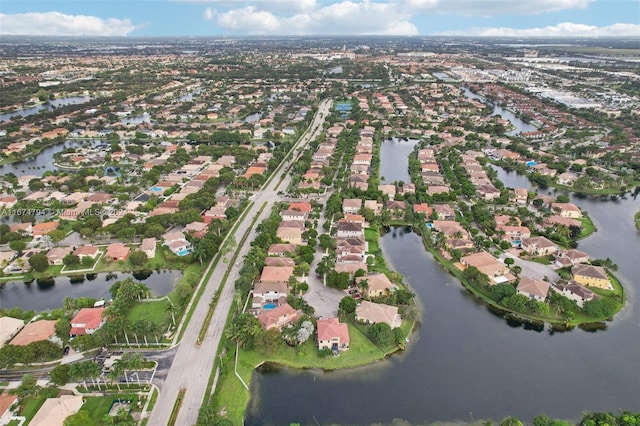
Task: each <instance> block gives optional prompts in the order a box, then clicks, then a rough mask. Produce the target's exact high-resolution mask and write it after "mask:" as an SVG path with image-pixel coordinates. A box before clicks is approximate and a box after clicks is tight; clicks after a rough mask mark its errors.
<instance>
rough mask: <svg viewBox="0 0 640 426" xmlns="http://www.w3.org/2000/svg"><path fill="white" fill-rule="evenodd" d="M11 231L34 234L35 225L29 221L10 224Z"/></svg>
mask: <svg viewBox="0 0 640 426" xmlns="http://www.w3.org/2000/svg"><path fill="white" fill-rule="evenodd" d="M9 232H17V233H19V234H23V235H33V225H32V224H31V223H30V222H27V223H14V224H11V225H9Z"/></svg>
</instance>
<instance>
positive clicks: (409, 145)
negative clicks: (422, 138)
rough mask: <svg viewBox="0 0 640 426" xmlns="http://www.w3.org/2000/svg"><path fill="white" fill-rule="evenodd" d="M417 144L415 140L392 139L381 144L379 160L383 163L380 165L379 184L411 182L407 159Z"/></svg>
mask: <svg viewBox="0 0 640 426" xmlns="http://www.w3.org/2000/svg"><path fill="white" fill-rule="evenodd" d="M418 142H419V141H418V140H416V139H409V140H404V139H400V138H392V139H387V140H385V141H384V142H383V143H382V145H381V147H380V158H384V159H385V161H382V162H381V163H380V182H381V183H392V182H396V181H402V182H405V183H409V182H411V177H410V176H409V162H408V158H409V154H411V152H412V151H413V149H414V148H415V146H416V145H417V144H418Z"/></svg>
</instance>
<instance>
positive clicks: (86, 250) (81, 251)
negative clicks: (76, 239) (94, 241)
mask: <svg viewBox="0 0 640 426" xmlns="http://www.w3.org/2000/svg"><path fill="white" fill-rule="evenodd" d="M99 253H100V249H99V248H98V247H95V246H80V247H78V248H77V249H75V250H74V251H73V254H74V255H76V256H78V257H79V258H80V260H82V259H84V258H85V257H90V258H91V259H95V258H96V257H98V254H99Z"/></svg>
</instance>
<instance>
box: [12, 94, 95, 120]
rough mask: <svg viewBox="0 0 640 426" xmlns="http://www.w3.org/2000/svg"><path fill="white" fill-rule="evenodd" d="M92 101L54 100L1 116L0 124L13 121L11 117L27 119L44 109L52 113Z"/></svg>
mask: <svg viewBox="0 0 640 426" xmlns="http://www.w3.org/2000/svg"><path fill="white" fill-rule="evenodd" d="M90 100H91V98H90V97H89V96H69V97H66V98H59V99H53V100H51V101H49V102H47V103H44V104H39V105H36V106H32V107H29V108H23V109H18V110H15V111H11V112H6V113H4V114H0V122H3V121H9V120H11V117H14V116H16V115H19V116H21V117H27V116H29V115H34V114H37V113H39V112H40V111H42V110H44V109H48V110H50V111H51V110H53V109H55V108H57V107H60V106H65V105H77V104H83V103H86V102H89V101H90Z"/></svg>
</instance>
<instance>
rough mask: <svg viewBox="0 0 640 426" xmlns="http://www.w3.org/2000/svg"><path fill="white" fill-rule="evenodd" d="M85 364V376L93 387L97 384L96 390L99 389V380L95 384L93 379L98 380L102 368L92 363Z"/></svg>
mask: <svg viewBox="0 0 640 426" xmlns="http://www.w3.org/2000/svg"><path fill="white" fill-rule="evenodd" d="M85 364H86V366H85V374H86V375H87V376H89V378H91V381H92V382H93V385H94V386H96V384H97V386H98V389H100V380H98V381H97V382H96V380H95V379H97V378H99V377H100V375H101V374H102V368H100V366H99V365H98V364H96V363H95V362H93V361H87V362H86V363H85Z"/></svg>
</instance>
